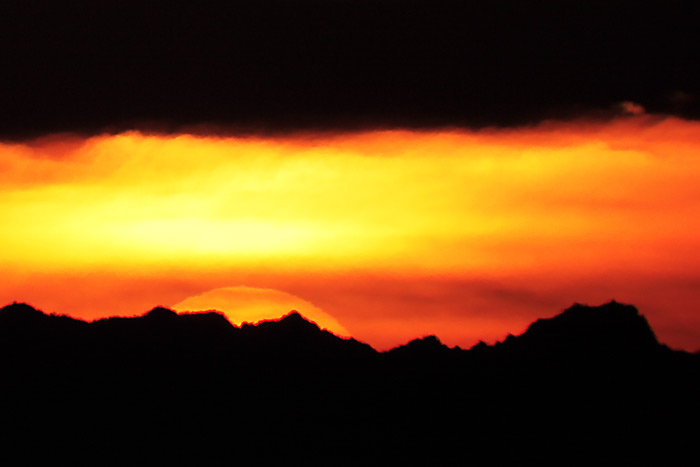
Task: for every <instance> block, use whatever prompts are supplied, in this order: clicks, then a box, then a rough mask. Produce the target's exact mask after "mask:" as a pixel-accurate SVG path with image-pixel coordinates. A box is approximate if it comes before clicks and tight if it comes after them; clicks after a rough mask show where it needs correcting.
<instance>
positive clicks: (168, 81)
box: [0, 0, 700, 350]
mask: <svg viewBox="0 0 700 467" xmlns="http://www.w3.org/2000/svg"><path fill="white" fill-rule="evenodd" d="M77 3H79V4H80V7H79V8H78V7H75V8H67V7H65V6H62V5H58V4H57V3H56V2H45V1H44V2H42V1H40V2H37V5H38V6H36V5H35V6H26V5H24V4H23V5H17V6H15V7H13V8H8V9H7V11H3V12H0V13H2V14H1V15H0V17H2V18H3V20H2V21H3V24H0V26H2V28H1V29H0V30H1V31H2V34H3V38H4V40H3V41H2V42H1V43H0V59H2V63H4V64H5V66H6V69H7V70H9V71H8V72H7V73H5V74H4V75H3V76H2V77H0V109H1V110H0V220H1V221H2V222H1V223H0V306H2V305H4V304H6V303H11V302H13V301H25V302H28V303H30V304H32V305H34V306H36V307H38V308H40V309H42V310H44V311H46V312H50V313H59V314H68V315H71V316H75V317H78V318H82V319H87V320H92V319H97V318H101V317H107V316H115V315H120V316H134V315H140V314H143V313H144V312H146V311H147V310H149V309H150V308H152V307H154V306H156V305H162V306H167V307H172V308H174V309H176V310H178V311H195V310H201V309H218V310H220V311H222V312H225V313H226V315H227V316H228V317H229V319H230V320H231V321H232V322H234V323H240V322H242V321H251V320H252V321H254V320H258V319H264V318H274V317H279V316H281V315H283V314H286V313H287V312H289V311H290V310H291V309H297V310H298V311H300V312H301V313H302V314H304V315H305V316H307V317H308V318H310V319H312V320H314V321H316V322H317V323H319V324H320V325H321V326H322V327H326V328H328V329H330V330H332V331H334V332H336V333H337V334H339V335H343V336H353V337H356V338H357V339H360V340H362V341H365V342H367V343H369V344H371V345H372V346H374V347H376V348H378V349H382V350H384V349H388V348H390V347H393V346H396V345H399V344H402V343H405V342H406V341H408V340H410V339H412V338H415V337H420V336H423V335H427V334H436V335H438V336H439V337H440V339H441V340H442V341H443V342H445V343H447V344H449V345H460V346H462V347H471V346H472V345H474V344H475V343H477V342H478V341H479V340H484V341H487V342H495V341H496V340H500V339H503V338H504V337H505V336H506V335H507V334H508V333H514V334H517V333H520V332H522V331H524V329H525V328H526V327H527V325H528V324H529V323H531V322H532V321H533V320H535V319H537V318H543V317H549V316H553V315H555V314H557V313H558V312H560V311H561V310H563V309H564V308H566V307H568V306H570V305H571V304H573V303H574V302H582V303H587V304H591V305H597V304H601V303H603V302H606V301H609V300H612V299H615V300H617V301H621V302H626V303H631V304H634V305H636V306H637V307H638V308H639V310H640V311H641V313H642V314H644V315H645V316H646V317H647V318H648V319H649V321H650V324H651V325H652V327H653V329H654V330H655V332H656V333H657V335H658V337H659V339H660V340H661V341H662V342H664V343H667V344H669V345H670V346H672V347H675V348H682V349H686V350H698V349H700V253H698V251H700V250H699V247H700V236H698V230H699V229H698V227H700V220H699V219H700V217H699V216H698V213H700V184H699V183H698V180H699V179H700V159H699V158H698V155H699V154H700V123H699V119H700V107H699V106H698V102H699V100H698V96H699V95H700V84H699V83H700V70H699V65H698V63H700V60H698V59H697V50H698V49H697V47H696V45H697V43H699V42H700V37H698V28H697V27H696V26H697V24H698V21H696V19H698V18H700V14H698V8H697V7H696V6H692V4H691V2H675V3H674V2H671V3H672V5H671V6H667V4H666V3H662V2H652V3H655V4H654V5H653V7H646V6H642V5H636V4H633V3H630V2H618V3H615V4H614V5H609V3H610V2H591V5H593V4H595V5H593V6H581V5H578V2H554V1H545V2H538V3H536V4H531V5H530V2H528V5H530V6H527V7H526V6H525V2H514V1H499V2H492V3H493V4H491V3H489V4H488V5H487V4H485V3H484V4H482V3H478V2H457V1H452V0H438V1H434V2H424V1H420V0H410V1H409V0H407V1H405V2H400V1H393V0H378V1H374V2H372V1H366V0H358V1H356V2H348V1H344V0H329V1H318V0H298V1H292V0H290V1H282V0H264V1H260V2H248V1H245V0H236V1H232V2H227V3H226V4H224V3H221V4H219V3H216V2H214V3H211V4H210V3H209V2H203V3H202V4H201V5H200V4H197V5H194V4H189V3H185V2H183V3H182V4H180V3H178V4H176V5H171V4H170V3H166V2H150V3H148V4H146V5H144V6H141V4H140V3H139V4H137V2H131V1H125V2H121V3H120V4H119V6H116V5H106V4H105V5H102V4H101V3H100V2H77ZM598 3H600V4H598ZM632 5H634V8H631V7H632Z"/></svg>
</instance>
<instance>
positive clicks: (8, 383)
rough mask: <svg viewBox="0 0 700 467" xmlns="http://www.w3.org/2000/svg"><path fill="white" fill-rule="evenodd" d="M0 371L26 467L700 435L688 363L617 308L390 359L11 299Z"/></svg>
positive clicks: (658, 458)
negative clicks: (56, 310)
mask: <svg viewBox="0 0 700 467" xmlns="http://www.w3.org/2000/svg"><path fill="white" fill-rule="evenodd" d="M0 368H1V369H2V385H0V400H1V401H2V406H1V407H0V410H2V413H3V417H4V418H3V422H4V429H5V433H3V435H4V437H0V439H2V440H3V441H2V443H3V448H4V450H5V451H6V452H7V453H10V452H13V451H17V452H19V453H21V454H22V455H23V456H24V459H25V460H26V461H27V463H32V462H33V461H46V460H52V461H55V460H58V459H71V460H72V461H75V460H81V461H85V462H90V463H93V464H99V465H106V464H114V465H124V464H127V463H134V460H135V459H139V460H140V461H144V462H147V463H152V464H165V463H173V462H188V463H192V464H197V465H207V464H212V463H217V464H218V463H223V462H226V463H232V462H235V461H236V460H239V459H241V458H242V457H241V456H243V455H244V454H245V455H246V456H248V457H246V458H250V456H254V457H255V459H256V462H257V463H268V462H280V461H285V462H290V461H293V462H296V463H303V464H307V463H321V462H323V463H332V464H351V463H352V464H356V463H359V462H364V461H365V460H366V459H368V458H371V459H374V460H375V461H377V462H391V463H416V462H426V463H437V464H446V463H450V464H453V463H457V464H469V463H476V464H481V463H486V462H488V463H503V462H519V463H530V462H538V463H540V464H545V465H554V464H556V465H560V464H570V463H580V462H595V461H598V460H599V459H601V458H602V457H603V456H605V458H606V459H608V460H610V461H611V462H613V463H624V464H640V463H648V462H654V463H664V464H674V463H679V462H680V461H681V460H682V459H684V458H685V457H687V456H690V455H691V454H692V453H693V452H694V448H695V443H696V439H697V436H698V435H700V432H699V430H698V428H697V424H693V425H691V426H689V427H688V426H687V425H686V424H685V423H684V421H685V420H696V419H697V417H698V416H700V404H699V402H698V398H697V390H698V389H700V361H699V358H698V355H697V354H692V355H691V354H688V353H685V352H676V351H673V350H670V349H668V348H667V347H666V346H663V345H661V344H659V343H658V342H657V340H656V337H655V336H654V333H653V331H652V330H651V328H650V327H649V325H648V323H647V321H646V320H645V319H644V317H643V316H641V315H640V314H639V313H638V311H637V310H636V309H635V308H634V307H632V306H629V305H622V304H619V303H615V302H611V303H609V304H606V305H603V306H600V307H588V306H584V305H574V306H573V307H571V308H569V309H567V310H565V311H564V312H563V313H561V314H559V315H557V316H555V317H553V318H550V319H542V320H538V321H536V322H534V323H533V324H532V325H531V326H530V327H529V328H528V329H527V331H526V332H525V333H523V334H522V335H520V336H517V337H516V336H509V337H508V338H507V339H506V340H505V341H503V342H501V343H497V344H495V345H492V346H490V345H486V344H483V343H481V344H479V345H476V346H474V347H473V348H472V349H470V350H463V349H460V348H458V347H455V348H449V347H447V346H445V345H444V344H442V343H441V342H440V340H439V339H438V338H437V337H436V336H427V337H424V338H421V339H415V340H413V341H411V342H409V343H407V344H406V345H404V346H400V347H398V348H396V349H392V350H391V351H388V352H384V353H379V352H376V351H375V350H374V349H372V348H371V347H370V346H368V345H366V344H363V343H360V342H358V341H356V340H354V339H344V338H340V337H337V336H335V335H333V334H332V333H330V332H327V331H323V330H321V329H319V328H318V326H317V325H315V324H314V323H311V322H309V321H307V320H306V319H304V318H303V317H302V316H301V315H299V314H298V313H296V312H292V313H290V314H289V315H287V316H285V317H283V318H281V319H279V320H274V321H264V322H261V323H258V324H257V325H249V324H246V325H243V326H241V327H236V326H233V325H231V324H230V323H229V322H228V321H227V320H226V319H225V318H224V316H223V315H221V314H219V313H213V312H210V313H193V314H177V313H175V312H173V311H172V310H168V309H165V308H161V307H157V308H154V309H153V310H151V311H149V312H148V313H146V314H145V315H144V316H141V317H134V318H109V319H103V320H98V321H95V322H92V323H87V322H84V321H80V320H76V319H72V318H69V317H65V316H54V315H46V314H44V313H41V312H40V311H37V310H35V309H34V308H32V307H31V306H29V305H26V304H17V303H15V304H12V305H8V306H6V307H5V308H2V309H0ZM76 440H79V441H76ZM28 442H29V443H36V444H33V447H32V448H31V449H26V448H25V445H26V444H27V443H28ZM8 455H9V454H8Z"/></svg>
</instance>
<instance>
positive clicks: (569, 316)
mask: <svg viewBox="0 0 700 467" xmlns="http://www.w3.org/2000/svg"><path fill="white" fill-rule="evenodd" d="M58 321H62V322H63V323H64V325H75V326H87V327H91V326H92V327H105V326H110V325H114V327H117V325H116V323H121V326H120V327H124V326H128V325H129V324H127V323H131V324H133V323H138V322H143V323H151V325H154V324H155V325H158V326H165V327H168V326H171V327H172V326H173V325H175V323H176V322H178V323H179V324H178V325H177V326H181V325H185V324H187V325H194V323H197V324H200V325H206V326H210V327H211V328H212V329H213V328H214V327H217V326H218V327H221V329H220V333H223V329H224V328H228V329H229V331H231V335H232V336H233V335H235V334H236V333H254V332H258V333H266V334H270V335H276V337H278V338H281V337H284V338H285V339H289V337H288V336H289V335H290V334H298V335H303V336H305V337H307V338H308V337H311V336H314V337H318V335H320V336H324V338H325V340H326V341H328V340H329V339H332V338H335V339H337V340H338V341H345V342H352V343H355V344H357V345H362V346H366V347H369V348H371V349H372V350H373V351H374V352H376V353H382V354H391V353H393V354H397V353H398V354H400V353H406V352H408V353H411V352H412V351H415V350H416V349H419V348H420V349H422V350H423V351H427V352H431V353H436V352H444V351H452V352H469V351H470V350H472V349H475V348H476V349H477V350H478V351H483V350H485V349H497V348H503V347H508V346H512V345H514V343H515V342H516V341H517V342H519V344H522V343H523V342H527V343H528V344H532V343H534V342H537V341H539V342H537V344H535V345H537V346H538V347H542V348H544V347H553V346H554V347H556V346H571V345H572V344H578V345H583V344H586V343H588V344H591V343H595V344H596V345H598V346H600V347H601V348H602V349H603V350H613V349H617V350H619V348H620V347H621V346H622V345H621V344H624V345H629V344H633V346H634V348H635V349H636V350H644V349H646V350H649V349H651V348H654V347H657V346H660V347H667V346H665V345H664V344H661V343H659V342H658V340H657V338H656V335H655V334H654V332H653V330H652V328H651V326H650V325H649V323H648V321H647V320H646V318H645V317H644V315H642V314H640V313H639V311H638V310H637V308H636V307H634V306H633V305H627V304H621V303H618V302H616V301H614V300H613V301H610V302H608V303H605V304H603V305H600V306H589V305H584V304H580V303H574V304H573V305H572V306H571V307H569V308H567V309H565V310H564V311H562V312H561V313H558V314H557V315H555V316H553V317H551V318H540V319H537V320H535V321H533V322H532V323H531V324H530V325H529V326H528V327H527V329H526V330H525V331H524V332H523V333H522V334H520V335H518V336H515V335H513V334H509V335H508V336H507V337H506V338H505V339H504V340H502V341H498V342H496V343H494V344H493V345H489V344H486V343H484V342H483V341H480V342H479V343H477V344H475V345H474V346H472V347H471V348H469V349H462V348H461V347H460V346H454V347H449V346H447V345H445V344H443V343H442V342H441V341H440V339H439V337H438V336H435V335H426V336H423V337H420V338H415V339H412V340H410V341H409V342H407V343H405V344H401V345H398V346H396V347H394V348H391V349H389V350H386V351H383V352H379V351H377V350H375V349H374V348H372V347H371V346H370V345H369V344H366V343H363V342H361V341H358V340H357V339H355V338H354V337H341V336H337V335H335V334H333V333H332V332H331V331H329V330H327V329H321V328H320V327H319V326H318V324H316V323H315V322H313V321H311V320H309V319H307V318H305V317H304V316H303V315H302V314H301V313H299V312H298V311H296V310H292V311H290V312H289V313H287V314H285V315H284V316H282V317H280V318H277V319H264V320H260V321H258V322H256V323H248V322H244V323H242V324H241V325H240V326H237V325H234V324H232V323H231V322H230V321H228V319H227V318H226V317H225V315H224V314H223V313H221V312H218V311H216V310H211V311H207V312H187V313H177V312H176V311H174V310H172V309H169V308H166V307H162V306H156V307H154V308H152V309H151V310H149V311H147V312H146V313H144V314H143V315H141V316H133V317H109V318H101V319H97V320H94V321H84V320H81V319H78V318H73V317H69V316H66V315H57V314H46V313H44V312H42V311H41V310H38V309H36V308H34V307H33V306H31V305H29V304H27V303H21V302H13V303H11V304H8V305H6V306H4V307H3V308H0V329H1V327H3V326H8V325H10V326H20V325H23V326H27V325H33V324H37V323H43V324H48V323H50V322H58ZM205 323H206V324H205ZM281 329H284V332H282V333H280V332H278V331H280V330H281ZM331 336H332V338H331ZM618 338H619V342H617V343H616V342H615V340H616V339H618ZM587 341H588V342H587ZM674 352H683V351H678V350H674ZM688 353H699V352H688Z"/></svg>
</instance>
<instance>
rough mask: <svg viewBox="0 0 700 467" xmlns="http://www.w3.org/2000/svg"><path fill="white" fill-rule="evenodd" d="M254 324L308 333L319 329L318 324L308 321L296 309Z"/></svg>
mask: <svg viewBox="0 0 700 467" xmlns="http://www.w3.org/2000/svg"><path fill="white" fill-rule="evenodd" d="M254 326H256V327H259V328H260V327H262V328H265V327H274V328H277V329H284V330H286V331H287V332H304V333H308V332H314V331H320V330H321V328H320V327H319V325H318V324H316V323H314V322H313V321H309V320H308V319H306V318H305V317H303V316H302V315H301V314H300V313H299V312H298V311H296V310H292V311H290V312H289V313H287V314H286V315H284V316H282V317H281V318H279V319H273V320H265V321H261V322H259V323H258V324H257V325H254Z"/></svg>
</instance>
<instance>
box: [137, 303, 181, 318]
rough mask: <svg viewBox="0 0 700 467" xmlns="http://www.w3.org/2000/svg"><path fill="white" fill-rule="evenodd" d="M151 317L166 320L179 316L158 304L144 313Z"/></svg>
mask: <svg viewBox="0 0 700 467" xmlns="http://www.w3.org/2000/svg"><path fill="white" fill-rule="evenodd" d="M144 316H145V317H146V318H149V319H157V320H165V319H173V318H177V316H178V314H177V313H175V312H174V311H173V310H171V309H169V308H165V307H162V306H157V307H155V308H153V309H152V310H151V311H149V312H148V313H146V314H145V315H144Z"/></svg>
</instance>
